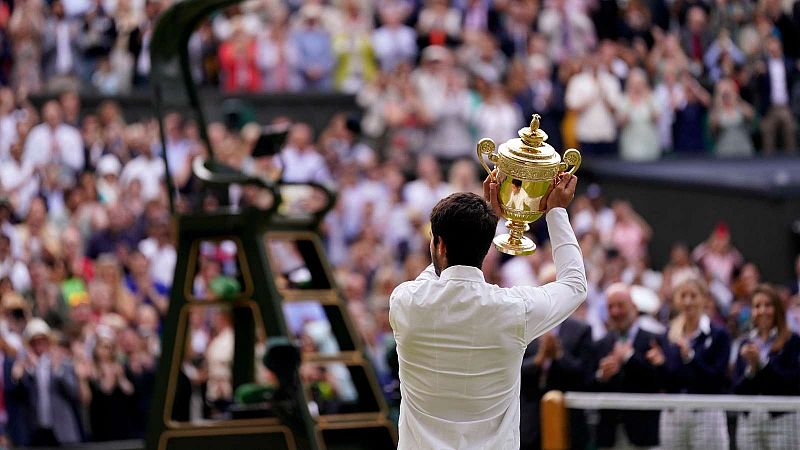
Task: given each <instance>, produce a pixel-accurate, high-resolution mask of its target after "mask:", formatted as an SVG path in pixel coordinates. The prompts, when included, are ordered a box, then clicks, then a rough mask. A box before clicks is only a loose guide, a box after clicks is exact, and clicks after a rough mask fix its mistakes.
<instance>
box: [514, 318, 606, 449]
mask: <svg viewBox="0 0 800 450" xmlns="http://www.w3.org/2000/svg"><path fill="white" fill-rule="evenodd" d="M591 350H592V330H591V329H590V328H589V326H588V325H586V324H585V323H583V322H580V321H578V320H574V319H567V320H565V321H564V322H563V323H561V324H560V325H558V326H556V327H555V328H554V329H552V330H550V331H548V332H547V333H545V334H544V335H542V336H540V337H539V338H537V339H536V340H534V341H533V342H531V343H530V344H529V345H528V348H527V349H526V350H525V355H524V356H523V358H522V390H521V393H520V405H521V406H520V418H521V419H520V441H521V442H520V444H521V445H520V448H522V449H538V448H540V442H541V432H540V430H539V423H540V413H539V402H540V401H541V398H542V396H544V394H545V393H547V392H548V391H551V390H559V391H581V390H584V389H586V387H587V386H588V383H589V382H590V380H591V378H592V371H593V369H592V367H593V362H592V355H591ZM583 420H584V418H583V411H570V419H569V421H570V425H571V427H570V438H571V439H570V445H573V446H575V448H579V447H581V448H582V447H583V445H585V442H586V440H587V438H588V436H587V434H586V432H587V430H585V429H583V427H582V426H581V423H582V422H583ZM573 424H574V425H573ZM581 444H583V445H581Z"/></svg>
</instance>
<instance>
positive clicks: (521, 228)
mask: <svg viewBox="0 0 800 450" xmlns="http://www.w3.org/2000/svg"><path fill="white" fill-rule="evenodd" d="M540 119H541V116H539V115H538V114H534V115H533V119H532V120H531V124H530V126H529V127H525V128H522V129H520V130H519V138H516V139H509V140H508V141H506V143H504V144H500V148H499V149H498V148H497V147H496V145H495V143H494V141H492V140H491V139H489V138H484V139H481V140H480V142H478V160H479V161H480V162H481V165H482V166H483V168H484V169H486V171H487V172H488V173H489V175H490V176H492V177H494V180H495V181H496V182H497V183H498V184H499V191H498V197H499V200H500V208H501V210H502V215H503V217H504V218H506V219H507V220H508V222H506V227H507V228H508V230H509V233H508V234H501V235H499V236H496V237H495V238H494V245H495V246H496V247H497V249H498V250H499V251H501V252H503V253H506V254H509V255H530V254H531V253H533V252H534V251H536V244H534V243H533V241H532V240H531V239H529V238H527V237H525V236H523V233H525V232H526V231H528V230H529V229H530V226H529V225H528V224H529V223H531V222H535V221H536V220H538V219H539V218H540V217H542V215H543V214H544V211H541V210H539V201H540V200H541V199H542V197H543V196H544V195H545V194H546V193H547V190H548V189H549V188H550V185H552V184H553V181H554V180H555V177H556V175H558V174H559V173H560V172H564V171H567V169H569V173H571V174H572V173H575V171H577V170H578V167H580V165H581V154H580V152H578V151H577V150H575V149H572V148H571V149H569V150H567V151H565V152H564V161H561V156H559V154H558V153H556V150H555V149H554V148H553V146H551V145H550V144H548V143H547V142H545V141H546V140H547V133H545V132H544V131H543V130H541V129H540V128H539V120H540ZM483 155H486V156H487V157H488V158H489V161H491V162H493V163H494V164H495V170H494V172H493V171H492V170H490V169H489V166H487V165H486V162H484V160H483Z"/></svg>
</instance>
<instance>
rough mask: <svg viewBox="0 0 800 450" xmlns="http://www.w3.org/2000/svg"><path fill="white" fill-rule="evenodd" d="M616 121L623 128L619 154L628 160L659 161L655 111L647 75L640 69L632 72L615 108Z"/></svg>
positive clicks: (656, 114) (656, 113)
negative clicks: (620, 99) (622, 95)
mask: <svg viewBox="0 0 800 450" xmlns="http://www.w3.org/2000/svg"><path fill="white" fill-rule="evenodd" d="M617 118H618V119H617V120H618V121H619V122H620V124H621V125H622V133H621V135H620V141H619V154H620V157H622V158H623V159H627V160H631V161H651V160H656V159H658V158H659V156H660V154H661V152H660V148H659V141H658V130H657V128H656V123H657V121H658V110H657V106H656V104H655V101H654V98H653V96H652V95H651V93H650V87H649V86H648V82H647V74H646V73H645V72H644V70H642V69H634V70H633V71H631V73H630V75H629V76H628V80H627V82H626V90H625V95H624V97H623V98H622V101H621V102H620V104H619V107H618V108H617Z"/></svg>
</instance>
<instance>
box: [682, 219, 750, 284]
mask: <svg viewBox="0 0 800 450" xmlns="http://www.w3.org/2000/svg"><path fill="white" fill-rule="evenodd" d="M692 259H693V260H694V262H695V263H697V265H698V266H699V267H700V269H701V270H702V271H703V273H704V274H705V276H706V277H707V278H709V279H711V280H719V281H720V282H721V283H722V284H724V285H727V286H730V284H731V281H732V280H733V274H734V272H735V271H737V270H738V269H739V268H741V267H742V266H743V265H744V258H742V254H741V253H739V250H737V249H736V247H734V246H733V245H732V244H731V233H730V230H729V229H728V224H726V223H725V222H719V223H718V224H717V226H716V227H714V230H713V231H712V233H711V236H709V237H708V239H707V240H706V241H705V242H703V243H701V244H700V245H698V246H697V247H696V248H695V249H694V250H693V251H692Z"/></svg>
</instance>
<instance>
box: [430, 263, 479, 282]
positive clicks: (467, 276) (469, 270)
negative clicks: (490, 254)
mask: <svg viewBox="0 0 800 450" xmlns="http://www.w3.org/2000/svg"><path fill="white" fill-rule="evenodd" d="M439 279H440V280H443V281H444V280H465V281H482V282H485V281H486V280H485V279H484V278H483V272H482V271H481V269H478V268H477V267H473V266H450V267H448V268H446V269H444V270H443V271H442V273H441V275H439Z"/></svg>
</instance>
